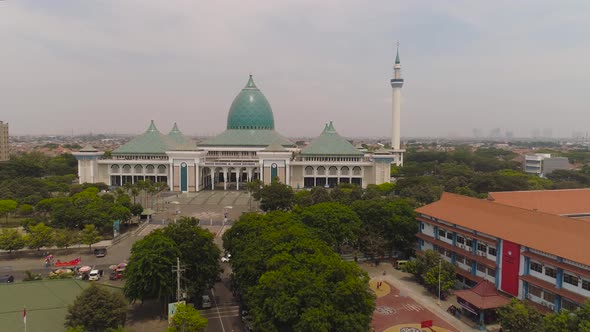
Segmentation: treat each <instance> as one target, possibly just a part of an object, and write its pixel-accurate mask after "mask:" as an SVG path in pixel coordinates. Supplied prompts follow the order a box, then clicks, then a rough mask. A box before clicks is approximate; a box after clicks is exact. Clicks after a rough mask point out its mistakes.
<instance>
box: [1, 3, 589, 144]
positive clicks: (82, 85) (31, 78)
mask: <svg viewBox="0 0 590 332" xmlns="http://www.w3.org/2000/svg"><path fill="white" fill-rule="evenodd" d="M452 4H453V6H450V5H449V4H446V3H442V2H434V1H420V2H412V3H404V2H398V3H391V2H387V1H375V2H371V3H370V4H356V3H354V2H340V1H326V2H322V3H320V4H318V3H315V2H312V1H303V2H302V1H297V2H295V1H293V2H290V1H287V2H282V3H281V4H276V3H274V2H270V1H258V2H255V3H249V4H244V3H240V2H236V3H232V4H226V5H225V6H224V5H221V4H213V3H206V4H205V3H203V4H199V3H193V2H188V1H187V2H184V1H182V2H174V3H172V2H156V1H126V2H117V1H101V2H97V1H86V2H83V3H80V2H75V1H63V0H60V1H52V2H51V3H44V2H39V1H19V2H13V1H5V2H0V25H1V26H2V27H4V29H0V35H1V36H2V38H3V40H4V44H5V47H4V49H5V50H4V51H3V55H2V61H1V62H0V70H1V71H2V73H3V75H2V77H0V88H1V89H2V91H3V92H4V94H3V98H2V99H1V100H0V107H1V108H2V109H3V112H2V119H0V120H3V121H5V122H8V123H9V124H10V130H11V134H14V135H23V134H70V133H72V132H73V133H74V134H82V133H89V132H94V133H121V134H131V135H136V134H139V133H141V132H143V131H144V130H145V128H146V125H147V124H148V123H149V120H151V119H154V120H155V121H156V123H157V124H158V126H159V129H160V130H161V131H167V130H168V129H169V127H171V126H172V123H173V122H178V124H179V126H180V127H181V129H182V130H183V132H185V133H186V134H188V135H215V134H218V133H220V132H221V131H222V130H223V129H224V127H225V123H226V115H227V110H228V109H229V106H230V105H231V102H232V100H233V98H234V96H235V95H236V94H237V93H238V92H239V90H240V89H241V88H242V87H243V85H244V84H245V83H246V81H247V77H248V74H249V73H252V74H254V77H255V79H256V82H257V84H258V86H259V87H260V89H261V90H262V91H263V92H264V94H265V95H266V96H267V98H268V99H269V102H270V104H271V106H272V108H273V112H274V114H275V117H276V126H277V129H278V130H280V131H281V132H282V133H284V134H285V135H287V136H291V137H295V136H309V137H314V136H317V135H319V134H320V133H321V131H322V123H325V122H328V121H330V120H332V121H334V124H335V126H336V127H337V128H338V131H339V132H340V133H341V134H342V135H343V136H347V137H369V136H373V137H374V136H382V137H388V136H390V134H391V111H390V109H391V91H390V85H389V79H391V78H392V77H393V61H394V57H395V44H396V41H397V40H399V41H400V43H401V45H400V56H401V62H402V66H403V76H404V78H405V80H406V84H405V85H404V89H403V93H402V95H403V97H402V98H403V105H402V111H401V119H402V120H401V136H402V137H416V136H429V137H435V136H440V137H445V136H449V135H456V136H472V135H473V133H474V129H479V130H481V131H482V132H483V133H491V132H493V131H494V129H495V128H499V129H500V130H501V132H502V133H506V132H511V133H512V134H513V135H514V136H515V137H526V136H532V135H533V133H534V131H535V130H538V131H539V132H540V133H542V132H543V131H545V130H546V129H551V134H552V136H553V137H570V136H572V133H573V132H582V133H585V132H586V129H585V128H584V126H583V123H584V122H586V121H587V120H590V115H588V114H587V112H584V111H585V109H584V103H583V100H584V91H583V88H582V87H583V84H582V82H583V80H584V79H585V77H587V76H588V74H590V69H589V68H590V67H588V66H584V65H585V64H586V63H587V62H588V60H587V58H588V57H587V56H586V55H587V54H588V53H590V52H589V51H590V48H589V47H588V45H587V44H588V42H587V41H586V40H585V39H584V38H583V37H584V35H585V34H584V32H585V31H587V30H588V28H589V26H588V25H589V23H587V22H590V20H588V14H587V13H589V12H590V11H588V10H587V9H589V8H588V7H590V5H589V4H586V3H584V2H577V3H568V5H567V6H563V5H558V4H553V3H551V2H548V1H547V2H538V1H535V2H532V1H527V2H522V3H519V4H518V5H515V4H513V3H510V4H509V5H508V3H498V2H495V3H486V4H482V3H477V4H474V3H471V2H467V1H463V2H453V3H452ZM40 120H41V121H40ZM359 124H360V125H359Z"/></svg>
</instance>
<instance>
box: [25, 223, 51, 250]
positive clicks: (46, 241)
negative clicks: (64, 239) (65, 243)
mask: <svg viewBox="0 0 590 332" xmlns="http://www.w3.org/2000/svg"><path fill="white" fill-rule="evenodd" d="M26 241H27V246H28V247H29V248H31V249H37V250H39V249H40V248H41V247H49V246H51V245H52V244H53V229H52V228H51V227H49V226H45V224H44V223H39V224H37V225H35V226H32V227H30V229H29V234H28V235H27V237H26Z"/></svg>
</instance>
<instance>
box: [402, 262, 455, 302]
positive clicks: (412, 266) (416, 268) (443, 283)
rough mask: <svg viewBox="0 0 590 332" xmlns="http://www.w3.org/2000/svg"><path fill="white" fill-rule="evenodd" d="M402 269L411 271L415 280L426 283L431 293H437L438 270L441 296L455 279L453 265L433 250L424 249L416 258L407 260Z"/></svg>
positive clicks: (443, 295)
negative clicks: (422, 253)
mask: <svg viewBox="0 0 590 332" xmlns="http://www.w3.org/2000/svg"><path fill="white" fill-rule="evenodd" d="M404 270H405V271H407V272H409V273H412V274H413V275H414V277H415V278H416V280H418V281H419V282H420V283H422V284H424V285H426V287H427V288H428V290H429V291H430V292H431V293H433V294H438V285H439V272H440V292H441V297H445V296H446V295H447V293H448V290H449V289H450V288H451V287H452V286H453V284H454V283H455V281H456V277H455V266H453V264H451V263H449V262H447V261H445V260H444V259H442V257H441V256H440V255H439V254H438V253H437V252H435V251H434V250H426V251H425V252H424V255H419V256H418V257H416V260H414V261H411V262H409V263H408V264H407V265H406V267H405V268H404Z"/></svg>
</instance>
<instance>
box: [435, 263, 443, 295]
mask: <svg viewBox="0 0 590 332" xmlns="http://www.w3.org/2000/svg"><path fill="white" fill-rule="evenodd" d="M441 267H442V257H439V259H438V302H437V303H436V304H438V305H439V306H440V270H441Z"/></svg>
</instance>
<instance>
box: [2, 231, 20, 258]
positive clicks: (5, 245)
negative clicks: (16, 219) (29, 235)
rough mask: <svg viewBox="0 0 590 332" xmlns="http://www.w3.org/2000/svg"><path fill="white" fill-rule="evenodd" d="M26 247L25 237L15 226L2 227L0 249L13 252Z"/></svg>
mask: <svg viewBox="0 0 590 332" xmlns="http://www.w3.org/2000/svg"><path fill="white" fill-rule="evenodd" d="M24 247H25V239H24V238H23V236H22V235H21V234H20V233H19V231H18V230H17V229H14V228H2V229H0V250H8V252H9V253H11V252H12V251H14V250H19V249H22V248H24Z"/></svg>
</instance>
